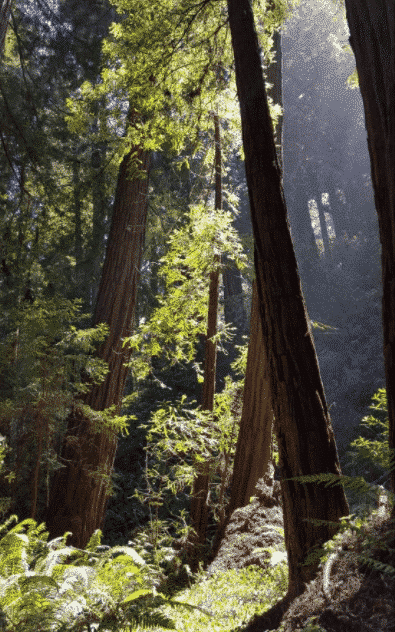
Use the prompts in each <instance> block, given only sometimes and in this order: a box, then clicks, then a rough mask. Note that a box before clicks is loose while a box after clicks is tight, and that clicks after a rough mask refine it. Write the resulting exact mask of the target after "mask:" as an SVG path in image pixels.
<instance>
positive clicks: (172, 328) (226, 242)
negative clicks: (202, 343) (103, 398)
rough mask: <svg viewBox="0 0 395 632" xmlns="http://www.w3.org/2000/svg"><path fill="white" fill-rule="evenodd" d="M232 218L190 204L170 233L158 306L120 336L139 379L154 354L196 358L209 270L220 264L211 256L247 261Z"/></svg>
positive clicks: (203, 323)
mask: <svg viewBox="0 0 395 632" xmlns="http://www.w3.org/2000/svg"><path fill="white" fill-rule="evenodd" d="M232 219H233V218H232V215H231V214H230V213H229V212H227V211H215V213H214V212H210V211H209V210H207V209H206V208H204V207H203V206H194V207H192V208H191V209H190V212H189V218H188V221H187V222H186V223H185V225H184V226H182V227H181V228H178V229H176V230H174V232H173V233H172V235H171V236H170V238H169V250H168V252H167V254H166V255H165V257H163V258H162V260H161V264H162V265H161V268H160V276H161V277H162V278H163V280H164V282H165V287H166V290H165V294H164V295H158V296H157V300H158V303H159V306H158V307H157V309H156V310H155V311H154V313H153V314H152V316H151V318H150V319H149V321H147V322H146V323H144V324H142V325H141V326H140V328H139V330H138V331H137V332H136V334H135V335H134V336H132V337H131V338H128V339H126V340H125V341H124V344H129V345H130V346H131V347H132V349H133V356H132V360H131V366H132V370H133V372H134V374H135V376H136V377H137V378H138V379H142V378H143V377H145V376H146V375H147V374H148V373H149V371H150V363H151V358H152V357H153V356H162V357H165V358H167V359H168V360H169V361H170V362H171V363H176V362H185V361H186V362H192V361H193V360H194V357H195V347H196V343H197V340H198V337H199V335H202V334H205V333H206V327H207V322H206V321H207V309H208V285H209V275H210V272H212V271H213V270H214V269H216V268H218V267H220V265H221V264H219V262H218V261H216V260H215V256H214V255H215V254H218V255H227V257H228V258H229V259H230V260H233V261H236V263H237V264H238V265H239V266H240V267H242V266H243V265H245V263H246V257H245V255H244V253H243V251H242V246H241V243H240V240H239V238H238V235H237V233H236V231H235V229H234V228H233V227H232ZM224 336H227V328H226V327H224V328H223V329H222V331H220V332H219V338H221V337H222V338H223V337H224Z"/></svg>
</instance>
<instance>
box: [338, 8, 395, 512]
mask: <svg viewBox="0 0 395 632" xmlns="http://www.w3.org/2000/svg"><path fill="white" fill-rule="evenodd" d="M345 4H346V14H347V21H348V26H349V29H350V34H351V37H350V44H351V47H352V49H353V51H354V55H355V60H356V64H357V70H358V77H359V87H360V89H361V94H362V99H363V105H364V110H365V125H366V130H367V133H368V147H369V154H370V163H371V172H372V183H373V191H374V199H375V205H376V211H377V215H378V220H379V231H380V241H381V261H382V278H383V334H384V364H385V376H386V384H387V402H388V418H389V446H390V449H391V450H392V451H393V450H394V448H395V178H394V173H395V105H394V104H395V3H394V2H393V0H345ZM392 453H393V454H394V452H392ZM391 489H392V492H393V493H395V469H392V472H391ZM393 517H394V518H395V506H394V509H393Z"/></svg>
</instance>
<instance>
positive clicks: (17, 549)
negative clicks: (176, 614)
mask: <svg viewBox="0 0 395 632" xmlns="http://www.w3.org/2000/svg"><path fill="white" fill-rule="evenodd" d="M15 520H16V516H13V517H11V519H9V520H8V521H7V523H6V524H5V525H1V526H0V533H2V534H3V537H2V539H1V540H0V615H2V616H3V619H2V620H3V621H4V624H3V626H2V629H3V630H5V631H6V632H16V630H18V632H38V631H39V632H61V631H63V630H64V631H65V632H66V630H67V632H82V631H83V630H90V629H91V625H92V624H94V625H95V627H96V629H97V630H119V629H124V630H134V629H136V627H138V626H142V627H145V628H155V627H158V626H159V627H162V628H165V629H169V630H174V629H175V625H174V622H173V621H172V620H171V619H170V618H168V617H167V616H166V615H164V614H163V612H161V608H163V606H165V605H166V606H168V605H170V606H172V607H175V608H179V607H181V608H185V607H187V608H197V606H192V605H191V604H184V603H182V602H178V601H173V600H172V599H168V598H167V597H166V596H165V595H162V594H159V593H157V591H156V583H157V580H158V577H157V571H155V569H153V568H152V567H151V566H150V565H148V564H146V562H145V561H144V560H143V558H142V557H141V556H140V555H139V554H138V553H137V552H136V551H135V550H134V549H133V548H132V547H130V546H115V547H113V548H110V547H108V546H103V545H101V532H100V531H99V530H98V531H96V532H95V533H94V534H93V536H92V537H91V539H90V540H89V542H88V544H87V546H86V547H85V549H77V548H75V547H69V546H66V545H65V541H66V538H67V534H65V535H64V536H62V537H60V538H56V539H54V540H51V541H50V542H47V539H48V532H47V531H45V525H43V524H41V525H37V524H36V523H35V521H34V520H24V521H23V522H21V523H19V524H18V523H17V524H16V525H15V526H14V527H12V528H11V529H9V527H10V525H11V524H12V522H14V521H15ZM7 529H9V530H8V532H6V531H7ZM0 618H1V617H0Z"/></svg>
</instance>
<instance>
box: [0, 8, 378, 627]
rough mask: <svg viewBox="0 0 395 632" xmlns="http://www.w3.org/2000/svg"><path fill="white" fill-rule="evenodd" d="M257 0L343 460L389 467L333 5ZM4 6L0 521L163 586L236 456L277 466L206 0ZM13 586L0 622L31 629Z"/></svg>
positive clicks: (367, 223)
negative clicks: (143, 564)
mask: <svg viewBox="0 0 395 632" xmlns="http://www.w3.org/2000/svg"><path fill="white" fill-rule="evenodd" d="M256 4H257V6H256V7H255V5H254V11H255V20H256V25H257V29H258V34H259V38H260V45H261V53H262V62H263V67H264V72H265V79H266V88H267V92H268V97H269V109H270V115H271V118H272V121H273V129H274V133H275V142H276V149H277V154H278V160H279V163H280V165H281V167H282V177H283V188H284V194H285V200H286V204H287V210H288V219H289V224H290V229H291V235H292V242H293V246H294V250H295V254H296V258H297V263H298V269H299V274H300V279H301V284H302V289H303V294H304V297H305V301H306V307H307V311H308V315H309V319H310V324H311V327H312V333H313V337H314V344H315V349H316V353H317V356H318V361H319V368H320V372H321V378H322V382H323V385H324V389H325V394H326V399H327V404H328V407H329V409H330V417H331V420H332V424H333V430H334V434H335V439H336V444H337V450H338V454H339V461H340V465H341V469H342V472H343V474H345V475H349V476H355V475H358V476H363V477H364V478H365V480H366V481H368V482H370V483H374V484H375V485H377V484H382V485H383V486H384V488H385V489H386V490H389V489H390V485H389V480H390V478H389V469H390V468H389V466H390V458H389V448H388V417H387V410H386V397H385V390H384V387H385V373H384V362H383V352H382V348H383V340H382V324H381V319H382V311H381V310H382V307H381V305H382V282H381V262H380V253H381V249H380V240H379V228H378V220H377V213H376V210H375V205H374V197H373V190H372V182H371V175H370V173H371V168H370V160H369V154H368V148H367V142H366V130H365V119H364V112H363V104H362V99H361V95H360V92H359V88H358V80H357V79H356V73H355V72H354V70H355V58H354V56H353V54H352V51H351V48H350V46H349V45H348V37H349V32H348V27H347V22H346V20H345V17H344V15H343V12H342V10H341V7H340V6H337V5H336V3H333V2H329V1H328V2H323V1H322V0H320V2H317V1H316V0H301V2H300V3H296V2H291V0H288V1H287V0H276V1H275V2H260V3H256ZM0 6H1V9H0V11H1V13H0V16H1V31H0V36H1V42H2V43H1V46H2V52H1V63H0V136H1V139H0V140H1V147H0V303H1V308H0V433H1V446H2V447H1V450H2V460H3V467H2V472H1V480H0V497H2V500H1V511H2V519H1V520H2V522H4V523H6V524H8V525H11V524H12V518H10V517H11V516H13V515H16V516H17V517H18V519H19V521H23V520H26V519H30V521H28V522H27V523H26V524H27V525H28V527H26V529H27V530H25V531H23V529H22V530H20V531H18V529H17V528H16V531H12V530H11V532H9V533H8V535H7V536H4V537H9V538H11V540H10V542H11V544H10V547H11V548H12V549H13V551H14V553H15V559H17V558H18V560H19V561H18V564H19V563H20V564H22V566H23V563H22V561H20V560H22V559H23V555H24V554H23V551H22V548H21V547H19V540H17V539H15V538H16V537H17V535H18V533H19V536H18V537H19V538H21V537H22V535H24V534H25V535H26V533H27V534H28V536H26V537H28V538H31V540H29V541H30V542H33V544H32V545H31V547H32V548H31V549H27V552H28V556H31V557H32V559H33V558H34V555H36V554H38V553H37V551H38V549H37V547H39V546H41V545H39V544H38V543H40V542H41V544H42V541H41V539H40V538H42V533H41V532H42V531H43V529H41V531H40V527H37V525H39V524H40V523H43V522H44V523H45V524H46V528H47V529H48V531H49V534H50V537H51V538H60V540H59V542H62V546H63V547H65V546H66V539H64V540H61V536H63V535H64V534H65V533H66V532H71V533H72V535H71V536H69V541H68V542H69V543H70V544H72V545H74V546H75V547H76V548H77V549H79V550H82V549H84V548H85V547H87V548H86V550H91V552H92V555H91V558H89V559H90V562H89V563H91V562H92V560H93V559H94V551H95V550H99V549H100V547H101V549H100V550H101V552H103V551H104V552H105V554H106V555H107V554H108V556H107V558H106V560H105V561H103V560H102V561H101V562H100V564H102V566H101V567H100V568H101V571H100V572H102V579H103V581H108V583H109V585H111V586H112V587H114V582H115V576H116V571H114V576H111V578H110V579H108V578H109V576H110V574H111V572H113V571H110V570H109V567H106V563H109V562H108V560H110V559H112V558H110V553H109V551H110V552H111V551H114V550H116V549H114V548H110V547H123V549H119V551H118V552H121V556H120V558H122V556H123V558H126V556H127V555H131V556H132V560H133V564H137V566H138V564H139V561H141V560H142V559H143V558H144V559H145V560H146V561H147V562H148V563H149V564H150V565H151V566H152V569H154V571H152V572H154V573H155V572H156V573H159V576H160V581H159V579H158V577H157V585H158V586H160V587H162V588H163V586H164V583H163V582H164V578H165V577H168V576H169V575H171V574H173V575H174V576H177V581H178V582H179V584H180V585H181V586H182V585H183V584H185V583H187V584H188V582H190V581H191V578H192V577H194V576H195V575H194V574H195V573H198V572H199V568H200V572H201V571H202V568H204V567H205V566H206V565H207V563H208V562H209V561H211V560H212V559H213V550H214V551H215V550H218V546H219V540H220V537H221V528H222V529H223V528H224V525H225V524H226V521H227V520H229V516H230V514H231V509H232V510H233V509H236V508H237V507H243V506H244V505H247V504H248V502H249V499H250V497H252V496H254V493H253V492H254V489H255V485H256V483H257V480H258V479H260V478H261V477H263V476H264V475H266V472H268V471H269V470H270V471H271V472H272V475H273V473H274V478H276V479H277V480H278V479H279V478H280V476H281V471H280V468H279V467H278V447H277V443H276V436H275V433H274V434H273V435H272V429H271V428H272V424H273V412H272V410H271V405H270V394H269V390H268V388H269V387H268V386H267V383H268V379H267V374H266V371H267V369H266V368H265V367H264V364H263V362H262V357H263V353H264V352H263V342H262V332H261V329H260V323H259V317H258V316H257V314H258V308H257V301H258V298H257V293H256V292H257V290H256V283H255V271H254V235H253V227H252V224H251V217H250V204H249V197H248V189H247V183H246V177H245V167H244V157H245V156H244V151H243V143H242V135H241V124H240V110H239V103H238V99H237V91H236V84H235V76H234V67H233V53H232V47H231V39H230V34H229V28H228V17H227V8H226V4H224V3H222V2H221V3H212V2H209V1H208V0H202V2H198V3H196V4H193V3H191V2H187V1H180V2H178V1H177V2H176V1H173V0H166V1H162V2H151V3H147V2H144V1H143V0H136V1H134V2H130V1H129V0H89V1H88V0H86V1H84V2H80V1H78V0H29V1H27V0H26V1H25V0H13V1H12V2H9V1H8V0H0ZM246 385H248V388H247V386H246ZM265 389H266V390H265ZM246 393H247V394H246ZM248 393H249V394H250V395H248ZM375 394H376V396H375V399H374V400H373V407H374V412H373V413H372V410H371V408H372V398H373V396H374V395H375ZM248 397H250V399H248ZM243 420H244V421H243ZM247 420H250V423H252V424H253V423H254V420H255V423H256V424H261V425H260V430H259V433H258V434H256V435H254V434H253V433H251V434H250V446H249V448H248V446H247V448H246V449H247V450H248V449H250V450H251V452H250V454H252V452H253V451H254V450H255V451H257V450H258V448H256V449H255V448H254V446H253V443H254V441H256V442H257V445H258V444H259V446H260V447H259V450H261V452H260V456H259V458H255V457H254V458H255V460H254V458H253V457H251V459H247V461H248V465H249V468H250V469H249V473H248V474H247V473H246V472H245V471H244V470H243V471H241V470H240V469H237V468H236V467H235V468H234V463H235V454H236V450H237V449H238V448H237V446H238V440H239V445H240V443H241V439H240V435H239V429H240V427H241V424H242V423H245V424H247V423H249V422H248V421H247ZM245 427H247V426H245ZM251 427H252V426H251ZM247 454H248V452H247ZM113 466H114V467H113ZM328 471H329V470H328ZM237 477H238V479H237ZM248 477H250V478H248ZM241 479H242V480H243V481H244V487H243V491H240V489H241V487H240V485H241V483H238V482H237V480H239V481H240V480H241ZM247 479H248V483H247ZM232 489H233V497H232ZM236 489H237V490H239V491H237V493H236V491H235V490H236ZM347 498H348V501H349V504H350V513H352V512H353V511H355V512H357V513H358V512H360V513H361V515H362V514H363V511H364V510H363V507H362V505H363V503H362V500H361V496H358V495H357V494H356V493H355V492H347ZM229 503H230V504H229ZM230 508H231V509H230ZM365 509H366V508H365ZM7 520H8V521H10V520H11V522H8V523H7V522H6V521H7ZM7 528H10V527H7ZM99 528H100V529H101V531H102V540H100V536H99V535H97V534H98V531H97V529H99ZM3 532H4V533H6V529H4V530H3ZM10 533H11V534H13V535H12V537H11V536H10ZM15 534H17V535H15ZM94 534H96V535H94ZM47 535H48V534H47ZM222 535H223V533H222ZM12 538H14V539H12ZM95 538H96V539H95ZM4 542H5V540H4ZM4 542H3V540H2V541H0V545H2V543H3V547H5V546H6V544H4ZM15 542H17V544H15ZM7 546H8V544H7ZM29 546H30V545H29ZM131 546H133V547H134V551H135V552H134V553H133V554H132V553H130V550H131V548H130V547H131ZM18 547H19V548H18ZM89 547H90V549H89ZM95 547H96V548H95ZM97 547H98V548H97ZM125 548H128V550H129V553H128V552H127V551H126V552H125V551H124V549H125ZM4 550H5V549H4ZM7 550H8V549H7ZM10 550H11V549H10ZM138 554H139V555H140V554H141V556H142V557H141V558H140V560H139V559H137V558H138ZM86 555H88V554H86ZM89 555H90V554H89ZM89 555H88V557H89ZM133 555H135V556H137V558H133ZM18 556H19V557H18ZM114 557H116V556H114ZM120 558H116V559H117V560H118V559H120ZM7 559H8V558H7ZM95 559H96V558H95ZM29 560H30V557H29ZM81 560H82V561H81V564H82V563H85V562H86V559H85V558H83V557H82V558H81ZM29 563H30V562H29ZM55 563H57V564H59V561H58V562H55ZM89 563H87V565H88V566H89ZM95 563H96V562H95ZM120 563H121V562H120ZM15 564H16V562H15ZM92 564H93V562H92ZM128 564H129V566H128ZM133 564H131V563H129V562H127V563H126V562H125V565H126V566H125V568H124V569H123V571H124V574H125V575H126V572H129V574H132V575H133V574H134V579H136V575H138V572H137V570H134V569H136V568H137V567H136V566H133ZM110 566H111V565H110ZM151 566H150V568H151ZM43 569H44V566H43V568H42V569H41V571H40V572H42V573H44V574H45V573H47V574H48V573H49V571H48V569H49V566H48V565H47V567H45V569H44V570H43ZM152 569H151V570H152ZM155 569H156V570H155ZM25 571H26V568H25ZM47 571H48V572H47ZM51 572H52V571H51ZM248 572H249V571H246V573H247V575H248ZM106 573H107V574H106ZM251 573H253V571H251ZM273 573H274V571H273ZM280 575H281V573H280ZM280 575H278V576H275V574H273V575H272V577H271V581H274V582H277V584H278V585H281V586H283V584H282V583H281V582H283V583H284V577H283V576H280ZM51 577H53V578H54V579H57V580H59V577H60V575H59V577H57V578H56V577H55V576H54V575H51ZM95 581H96V580H95ZM139 581H140V580H139ZM144 581H146V578H143V577H142V578H141V582H140V583H141V587H140V589H139V590H140V593H139V594H137V593H133V594H134V597H133V598H130V600H129V605H130V602H133V601H134V600H135V601H136V603H138V597H140V596H144V595H145V594H149V595H151V593H152V590H151V588H149V589H148V588H147V587H146V585H145V584H144ZM230 581H233V580H231V579H228V580H227V582H230ZM237 581H241V580H237ZM243 581H244V580H243ZM245 581H246V583H248V582H249V585H253V583H254V582H257V581H259V576H257V577H255V576H254V577H253V576H252V574H251V576H250V577H246V579H245ZM267 581H269V580H267ZM99 583H100V582H98V584H97V586H99ZM139 585H140V584H139ZM124 588H125V586H120V587H119V590H120V591H121V589H122V590H123V589H124ZM65 590H66V589H64V591H63V592H65ZM97 590H99V588H97ZM27 592H28V591H27ZM137 592H138V591H137ZM4 594H5V593H4ZM22 594H23V591H22ZM26 594H27V593H26ZM151 596H152V595H151ZM18 598H19V597H18ZM2 603H3V602H2ZM92 603H93V602H92ZM6 605H7V603H6V602H5V601H4V603H3V605H2V607H4V608H5V606H6ZM154 605H155V604H154ZM23 607H26V608H27V609H28V608H31V607H32V604H31V603H30V605H29V604H25V605H24V606H23ZM23 607H22V606H20V604H19V606H18V608H20V610H21V612H22V611H23ZM34 607H36V610H37V612H36V615H37V617H38V618H34V617H33V615H32V614H31V612H32V611H33V610H32V609H31V610H26V612H30V614H29V615H28V617H27V618H26V617H25V619H23V618H22V619H19V620H17V619H15V620H14V623H15V625H17V624H19V623H20V622H21V621H22V622H24V625H25V628H23V629H30V628H29V627H28V626H29V625H31V626H32V627H35V629H38V628H37V621H41V620H40V616H41V615H42V612H43V608H41V607H40V606H39V605H37V604H36V605H35V606H34ZM114 608H115V606H114ZM137 610H138V608H137ZM137 610H136V612H135V615H136V616H135V621H140V623H141V621H143V619H138V617H139V616H140V615H141V616H143V614H142V613H141V612H140V611H137ZM64 612H66V613H67V608H66V607H65V608H64V610H63V613H64ZM97 612H99V610H98V611H97ZM37 613H38V614H37ZM100 613H102V611H100ZM52 614H53V612H52ZM36 615H35V616H36ZM7 616H9V611H8V610H7ZM62 616H64V617H66V618H65V619H64V621H66V620H67V621H70V616H71V615H70V612H69V614H68V615H67V616H68V617H69V619H67V616H66V615H64V614H63V615H62ZM95 616H97V618H96V619H95V618H94V617H93V618H92V619H91V620H90V623H92V625H93V624H94V623H95V622H97V621H99V620H100V617H99V614H96V615H95ZM100 616H101V615H100ZM144 616H145V614H144ZM155 616H156V617H157V619H155V618H154V619H153V620H152V621H151V624H152V625H154V623H155V622H156V624H157V625H163V626H164V627H166V625H167V626H168V625H170V624H169V621H168V620H167V619H166V617H165V616H164V615H163V617H162V615H160V614H158V612H156V615H155ZM161 617H162V618H161ZM76 621H77V619H76ZM81 621H82V619H81ZM114 621H115V619H114ZM117 621H118V624H119V622H120V621H121V619H117ZM130 621H132V619H130ZM130 621H129V624H130V625H131V623H130ZM90 623H89V622H88V623H87V624H86V625H87V626H88V627H83V626H84V625H85V623H84V622H82V623H81V626H80V628H77V627H76V628H75V629H81V630H82V629H91V628H90V627H89V626H90ZM123 623H124V624H125V625H126V623H125V621H123ZM146 623H147V625H148V623H149V622H147V621H146ZM7 624H9V622H8V620H7ZM107 624H108V625H110V623H109V621H107V622H106V625H107ZM4 625H5V627H4V628H3V629H7V630H13V629H14V628H13V627H6V624H4ZM48 625H49V624H48ZM65 625H66V624H65ZM68 625H69V624H68ZM76 625H77V624H76ZM103 625H104V624H103ZM43 626H44V624H43ZM41 629H43V630H44V629H55V628H46V627H45V626H44V627H42V628H41ZM56 629H58V628H56ZM59 629H61V628H60V627H59ZM62 629H74V628H71V627H69V628H68V627H65V628H62ZM92 629H93V627H92ZM102 629H107V628H106V627H103V628H102ZM108 629H110V628H108ZM119 629H121V628H119ZM125 629H126V628H125ZM130 629H133V628H130ZM188 629H192V627H191V628H188ZM212 629H214V628H212ZM215 629H216V628H215ZM218 629H220V628H218ZM221 629H222V628H221ZM224 629H225V628H224ZM226 629H228V628H226ZM229 629H230V628H229ZM312 629H313V628H312ZM317 629H318V628H317Z"/></svg>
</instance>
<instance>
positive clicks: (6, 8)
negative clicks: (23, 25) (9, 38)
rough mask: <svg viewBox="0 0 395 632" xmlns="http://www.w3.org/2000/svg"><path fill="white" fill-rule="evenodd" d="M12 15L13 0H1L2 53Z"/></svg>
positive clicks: (0, 39) (0, 29)
mask: <svg viewBox="0 0 395 632" xmlns="http://www.w3.org/2000/svg"><path fill="white" fill-rule="evenodd" d="M10 15H11V0H0V55H1V53H2V52H3V50H4V43H5V38H6V35H7V29H8V22H9V20H10Z"/></svg>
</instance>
